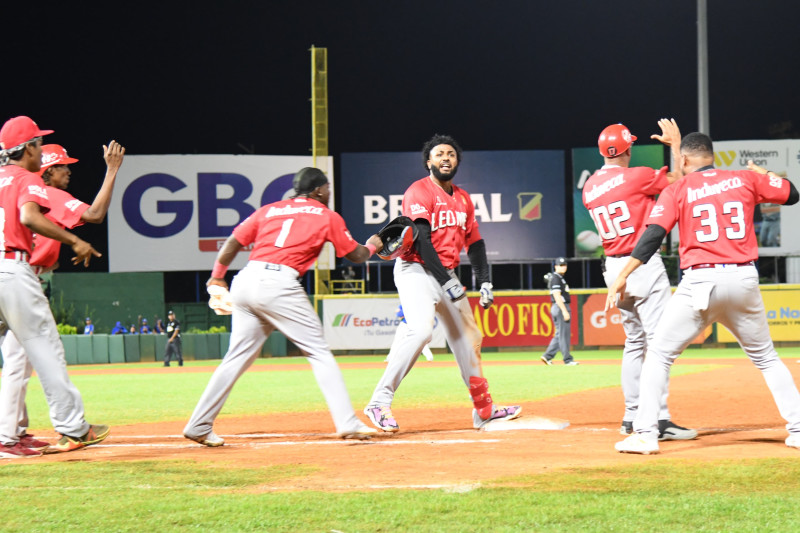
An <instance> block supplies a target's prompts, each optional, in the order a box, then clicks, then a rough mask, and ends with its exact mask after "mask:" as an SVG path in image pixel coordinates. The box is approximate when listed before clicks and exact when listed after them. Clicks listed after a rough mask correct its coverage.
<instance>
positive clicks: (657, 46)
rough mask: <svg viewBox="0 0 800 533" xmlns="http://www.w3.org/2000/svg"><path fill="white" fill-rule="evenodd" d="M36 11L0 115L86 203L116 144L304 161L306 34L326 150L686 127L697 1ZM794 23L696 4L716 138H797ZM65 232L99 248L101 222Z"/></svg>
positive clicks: (507, 144) (9, 73) (14, 26)
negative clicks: (60, 155)
mask: <svg viewBox="0 0 800 533" xmlns="http://www.w3.org/2000/svg"><path fill="white" fill-rule="evenodd" d="M45 4H46V3H44V4H42V3H39V4H32V5H34V6H36V7H30V6H29V5H28V4H21V5H18V6H16V7H15V9H14V10H13V11H9V10H8V9H4V13H3V16H2V26H3V30H2V34H0V35H2V42H3V45H4V46H3V48H4V52H3V56H4V59H5V61H4V69H3V71H4V80H3V87H2V90H1V91H0V102H2V103H0V106H1V108H2V117H0V118H1V119H2V120H3V121H5V120H6V119H8V118H10V117H12V116H16V115H20V114H24V115H29V116H31V117H32V118H33V119H34V120H36V121H37V122H38V123H39V125H40V126H41V127H43V128H48V129H54V130H56V133H55V134H53V135H51V136H49V137H47V138H46V139H45V142H55V143H58V144H62V145H64V146H65V147H66V148H67V149H68V151H69V153H70V155H71V156H73V157H77V158H79V159H80V160H81V161H80V163H78V164H76V165H73V166H72V170H73V181H72V184H71V185H70V192H71V193H72V194H73V195H75V196H76V197H78V198H81V199H82V200H84V201H87V202H91V200H92V199H93V198H94V194H95V193H96V191H97V189H98V188H99V185H100V181H101V178H102V175H103V172H104V169H105V166H104V163H103V161H102V149H101V145H102V144H104V143H107V142H108V141H109V140H110V139H112V138H113V139H116V140H118V141H119V142H121V143H122V144H123V145H124V146H126V147H127V149H128V153H129V154H172V153H175V154H179V153H190V154H193V153H208V154H241V153H255V154H286V155H297V154H306V153H309V151H310V147H311V126H310V121H311V111H310V103H309V98H310V53H309V48H310V47H311V45H315V46H318V47H326V48H328V54H329V96H330V139H331V153H332V155H334V156H338V154H340V153H342V152H368V151H416V150H418V149H419V148H420V147H421V146H422V144H423V142H424V141H425V140H426V139H427V138H429V137H430V136H431V135H432V134H433V133H435V132H441V133H448V134H451V135H453V136H454V137H455V138H456V139H458V140H459V142H460V143H461V144H462V146H463V148H464V149H465V150H467V151H469V150H511V149H565V150H567V149H570V148H573V147H582V146H593V145H594V144H595V143H596V140H597V135H598V133H599V132H600V130H601V129H602V128H603V127H605V126H606V125H608V124H610V123H614V122H623V123H625V124H626V125H627V126H629V127H630V128H631V130H632V131H633V133H634V134H636V135H638V136H639V139H640V142H641V141H645V142H649V140H646V139H648V137H649V135H650V134H652V133H654V132H656V131H657V126H656V121H657V120H658V119H659V118H661V117H675V118H676V119H677V121H678V123H679V125H680V126H681V130H682V132H683V133H689V132H691V131H694V130H695V129H696V128H697V124H698V119H697V104H696V102H697V84H696V72H697V60H696V39H697V37H696V7H695V2H694V1H687V0H669V1H664V0H661V1H654V0H630V1H613V0H611V1H603V2H586V1H567V0H565V1H562V2H552V1H549V2H544V1H539V0H506V1H495V2H491V1H466V0H462V1H438V0H430V1H406V2H377V1H373V2H365V1H362V2H353V1H326V2H322V1H319V2H310V1H304V0H294V1H286V2H274V1H260V2H213V3H212V2H205V1H198V2H163V5H162V4H155V3H153V4H151V3H149V2H130V3H126V2H121V3H95V2H88V3H80V4H79V3H76V2H59V3H58V4H57V5H56V6H55V7H47V6H46V5H45ZM125 4H127V5H125ZM87 6H91V7H87ZM798 15H800V3H798V2H791V1H787V0H763V1H760V2H745V1H744V0H708V21H709V22H708V35H709V63H710V89H711V97H710V99H711V105H710V109H711V119H710V126H711V131H710V134H711V136H712V137H713V138H714V139H717V140H729V139H748V138H779V137H800V98H798V94H797V89H798V73H797V70H798V67H797V63H798V62H797V58H796V56H797V53H798V51H800V32H798V30H797V25H798V22H799V21H800V19H799V18H798ZM419 171H420V168H413V169H409V173H410V174H413V177H418V176H417V174H419ZM337 174H338V173H337ZM790 178H791V177H790ZM795 183H797V181H795ZM337 193H339V194H347V191H346V190H344V191H343V190H341V188H340V189H339V190H338V191H337ZM77 233H78V234H79V235H80V236H82V237H83V238H85V239H87V240H89V241H90V242H92V243H93V244H95V246H96V247H97V248H98V249H100V250H101V251H104V250H105V249H106V248H107V243H106V226H105V224H103V225H101V226H97V227H84V228H80V229H78V230H77ZM112 238H113V236H112ZM67 253H68V252H66V251H65V253H64V254H63V255H62V261H61V262H62V265H63V266H62V270H70V269H71V268H70V266H69V265H66V264H65V263H68V262H67V261H64V258H65V255H66V254H67ZM107 265H108V264H107V261H105V258H104V259H103V260H100V261H96V262H95V264H94V265H93V267H92V270H100V271H104V270H107Z"/></svg>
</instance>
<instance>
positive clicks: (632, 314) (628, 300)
mask: <svg viewBox="0 0 800 533" xmlns="http://www.w3.org/2000/svg"><path fill="white" fill-rule="evenodd" d="M629 259H630V256H624V257H606V260H605V265H606V271H605V274H603V277H604V278H605V282H606V285H607V286H608V287H611V285H613V283H614V281H615V280H616V279H617V276H618V275H619V273H620V271H621V270H622V268H623V267H624V266H625V264H626V263H627V262H628V260H629ZM671 293H672V289H671V288H670V285H669V278H668V277H667V271H666V269H665V268H664V262H663V261H662V260H661V255H660V254H654V255H653V257H651V258H650V260H649V261H648V262H647V263H645V264H643V265H642V266H640V267H639V268H637V269H636V270H634V271H633V273H632V274H631V275H630V276H628V280H627V283H626V286H625V293H624V295H622V297H621V298H620V299H619V301H618V302H617V308H618V309H619V313H620V315H621V316H622V329H624V330H625V347H624V348H623V350H622V365H621V366H622V369H621V381H622V394H623V396H624V397H625V413H624V415H623V417H622V420H623V421H624V422H633V419H634V418H636V411H637V409H638V408H639V389H640V385H641V381H640V378H641V375H642V364H643V363H644V359H645V353H646V351H647V346H648V345H649V344H650V343H651V342H652V341H653V335H654V334H655V331H656V325H657V324H658V321H659V320H660V319H661V314H662V313H663V311H664V308H665V307H666V305H667V302H668V301H669V297H670V294H671ZM667 380H669V377H668V378H667ZM667 396H669V381H667V385H666V386H665V387H664V394H663V395H662V396H661V405H660V407H659V413H658V419H659V420H670V419H671V418H670V414H669V409H668V408H667Z"/></svg>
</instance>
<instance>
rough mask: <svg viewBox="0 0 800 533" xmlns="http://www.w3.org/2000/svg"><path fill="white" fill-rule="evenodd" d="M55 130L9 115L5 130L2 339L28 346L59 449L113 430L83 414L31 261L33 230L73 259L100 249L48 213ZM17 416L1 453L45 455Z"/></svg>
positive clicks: (1, 133) (1, 405) (0, 204)
mask: <svg viewBox="0 0 800 533" xmlns="http://www.w3.org/2000/svg"><path fill="white" fill-rule="evenodd" d="M49 133H52V131H51V130H41V129H39V127H38V126H37V125H36V123H35V122H34V121H33V120H31V119H30V118H28V117H25V116H20V117H15V118H12V119H9V120H8V121H6V123H5V124H4V125H3V127H2V129H0V148H2V157H3V159H5V160H6V162H7V164H5V165H4V166H2V167H0V217H1V218H2V220H3V224H2V225H0V228H1V229H0V337H4V336H5V334H6V331H8V330H11V331H13V332H14V334H15V335H16V337H17V338H18V339H19V341H20V343H21V344H22V346H23V347H24V348H25V352H26V354H27V356H28V358H29V359H30V361H31V364H32V365H33V368H34V369H35V370H36V373H37V375H38V376H39V381H40V382H41V384H42V388H43V389H44V393H45V398H46V399H47V403H48V405H49V407H50V419H51V421H52V423H53V427H54V428H55V429H56V431H58V432H59V433H61V434H62V438H61V439H60V440H59V441H58V443H57V444H56V448H58V449H64V450H66V449H78V448H82V447H84V446H88V445H90V444H95V443H97V442H100V441H101V440H103V439H104V438H105V437H106V436H107V435H108V433H109V428H108V426H103V425H90V424H89V423H88V422H86V420H85V418H84V410H83V400H82V399H81V394H80V392H78V389H77V388H76V387H75V386H74V385H73V384H72V382H71V381H70V379H69V375H68V374H67V363H66V359H65V357H64V346H63V344H61V339H60V338H59V336H58V330H57V329H56V323H55V320H54V319H53V313H52V312H51V311H50V305H49V303H48V302H47V298H45V296H44V293H43V292H42V287H41V285H40V284H39V278H38V277H36V275H35V274H34V273H33V269H32V268H31V266H30V264H29V263H28V258H29V257H30V255H31V245H32V242H33V233H32V232H36V233H37V234H39V235H42V236H44V237H48V238H51V239H56V240H58V241H60V242H63V243H66V244H69V245H70V246H71V247H72V250H73V252H75V257H73V258H72V261H73V263H75V264H78V263H83V264H84V265H85V266H88V264H89V261H90V259H91V257H92V256H96V257H99V256H100V254H99V253H98V252H97V250H95V249H94V248H92V245H91V244H89V243H88V242H85V241H83V240H81V239H79V238H78V237H76V236H75V235H73V234H72V233H70V232H68V231H66V230H64V229H63V228H60V227H58V226H57V225H55V224H53V222H51V221H50V220H48V219H47V218H45V216H44V214H43V211H48V210H49V209H50V201H49V199H48V196H47V190H46V189H45V185H44V183H43V182H42V178H40V177H39V176H38V175H36V174H35V173H36V172H38V171H39V168H40V166H41V161H42V136H43V135H47V134H49ZM0 343H2V338H0ZM7 401H8V399H7V398H5V397H3V396H0V413H5V414H6V416H8V413H9V412H11V411H10V408H9V407H7V406H6V403H7ZM15 415H16V411H14V412H13V413H12V415H11V417H12V419H11V420H6V419H4V420H3V421H4V422H8V424H7V425H8V426H10V427H11V430H10V431H9V430H5V431H4V434H2V435H0V457H10V458H14V457H25V456H31V455H41V451H40V450H34V449H31V448H29V447H27V446H26V445H25V444H24V443H23V442H21V440H20V436H19V435H18V434H17V431H16V430H17V424H16V422H17V419H16V418H13V417H14V416H15ZM23 439H25V437H24V436H23Z"/></svg>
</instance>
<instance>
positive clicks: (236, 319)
mask: <svg viewBox="0 0 800 533" xmlns="http://www.w3.org/2000/svg"><path fill="white" fill-rule="evenodd" d="M268 265H270V264H269V263H264V262H261V261H250V262H249V263H248V264H247V266H246V267H245V268H244V269H242V270H241V271H240V272H239V273H238V274H237V275H236V276H235V277H234V279H233V283H232V284H231V299H232V300H233V304H234V308H233V313H232V317H231V318H232V327H231V329H232V331H231V339H230V345H229V347H228V352H227V353H226V354H225V357H224V358H223V359H222V363H220V365H219V366H218V367H217V369H216V370H215V371H214V374H213V375H212V376H211V380H210V381H209V383H208V385H207V386H206V389H205V392H203V395H202V396H201V397H200V400H199V401H198V403H197V406H196V407H195V409H194V412H193V413H192V417H191V419H190V420H189V422H188V423H187V424H186V428H185V429H184V430H183V432H184V435H186V436H187V437H204V436H205V435H207V434H208V433H209V432H211V429H212V426H213V425H214V420H215V419H216V418H217V415H219V412H220V411H221V410H222V407H223V406H224V405H225V401H226V400H227V399H228V395H229V394H230V392H231V390H232V389H233V385H234V384H235V383H236V381H237V380H238V379H239V377H240V376H241V375H242V374H243V373H244V372H245V370H247V369H248V368H250V365H252V364H253V362H254V361H255V360H256V358H257V357H258V355H259V353H260V352H261V347H262V346H263V345H264V342H266V340H267V337H269V335H270V334H271V333H272V332H273V331H275V330H276V329H277V330H278V331H280V332H282V333H283V334H284V335H286V337H287V338H288V339H290V340H291V341H292V342H293V343H295V344H296V345H297V347H298V348H300V349H301V350H302V351H303V354H304V355H305V356H306V358H307V359H308V362H309V363H310V364H311V369H312V371H313V373H314V377H315V378H316V380H317V384H318V385H319V388H320V390H321V391H322V395H323V396H324V397H325V401H326V402H327V404H328V409H329V410H330V412H331V416H332V417H333V423H334V425H335V427H336V432H337V433H338V434H344V433H351V432H354V431H356V430H357V429H358V428H360V427H361V426H362V425H363V424H362V422H361V421H360V420H359V419H358V418H357V417H356V415H355V412H354V411H353V404H352V403H351V401H350V395H349V394H348V392H347V388H346V387H345V383H344V378H343V377H342V373H341V371H340V370H339V366H338V365H337V364H336V360H335V359H334V357H333V354H332V353H331V351H330V348H328V344H327V342H326V341H325V338H324V337H323V334H322V323H321V322H320V320H319V317H318V316H317V314H316V313H315V312H314V308H313V307H312V306H311V303H310V302H309V300H308V295H307V294H306V293H305V291H304V290H303V287H302V286H301V285H300V282H299V281H298V279H297V277H298V273H297V271H296V270H294V269H292V268H289V267H287V266H284V265H271V267H273V268H274V267H279V270H274V269H271V268H267V266H268Z"/></svg>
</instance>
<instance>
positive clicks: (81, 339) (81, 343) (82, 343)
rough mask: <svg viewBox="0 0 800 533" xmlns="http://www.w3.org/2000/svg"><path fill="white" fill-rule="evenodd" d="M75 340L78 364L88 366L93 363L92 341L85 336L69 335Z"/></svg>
mask: <svg viewBox="0 0 800 533" xmlns="http://www.w3.org/2000/svg"><path fill="white" fill-rule="evenodd" d="M71 337H73V338H74V339H75V342H76V345H77V348H78V364H79V365H90V364H92V363H94V356H93V353H94V347H93V346H92V339H91V338H90V337H88V336H86V335H71Z"/></svg>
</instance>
